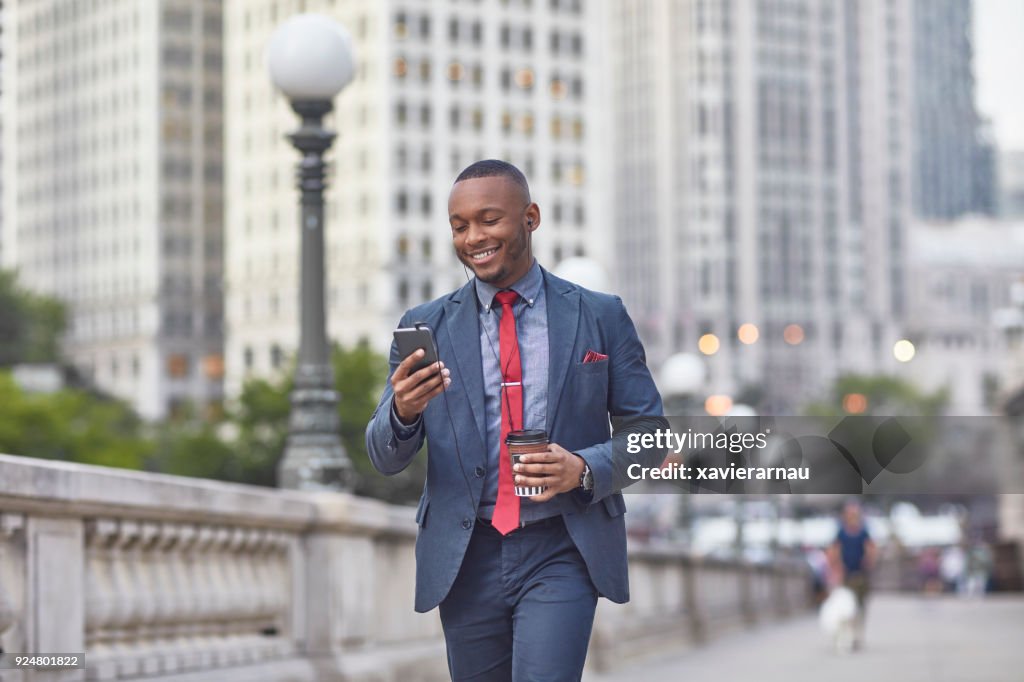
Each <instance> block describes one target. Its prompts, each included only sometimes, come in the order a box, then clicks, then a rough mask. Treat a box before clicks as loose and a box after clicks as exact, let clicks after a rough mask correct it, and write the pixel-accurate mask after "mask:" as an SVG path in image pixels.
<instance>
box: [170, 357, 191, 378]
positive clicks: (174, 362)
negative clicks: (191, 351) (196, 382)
mask: <svg viewBox="0 0 1024 682" xmlns="http://www.w3.org/2000/svg"><path fill="white" fill-rule="evenodd" d="M167 376H169V377H172V378H174V379H180V378H182V377H185V376H188V356H187V355H182V354H180V353H178V354H174V355H168V356H167Z"/></svg>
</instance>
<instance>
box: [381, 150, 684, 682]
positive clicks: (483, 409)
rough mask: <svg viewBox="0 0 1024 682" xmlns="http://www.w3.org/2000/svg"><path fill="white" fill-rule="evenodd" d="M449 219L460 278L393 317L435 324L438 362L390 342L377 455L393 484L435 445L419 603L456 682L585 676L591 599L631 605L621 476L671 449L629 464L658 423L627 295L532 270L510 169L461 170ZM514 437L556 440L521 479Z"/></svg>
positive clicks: (519, 183)
mask: <svg viewBox="0 0 1024 682" xmlns="http://www.w3.org/2000/svg"><path fill="white" fill-rule="evenodd" d="M448 213H449V223H450V225H451V234H452V244H453V246H454V248H455V253H456V255H457V256H458V258H459V260H460V261H461V262H462V263H463V264H464V265H465V266H466V268H467V278H469V282H467V284H466V285H465V286H464V287H462V288H460V289H459V290H457V291H455V292H453V293H451V294H448V295H447V296H443V297H442V298H440V299H437V300H435V301H431V302H429V303H426V304H424V305H421V306H419V307H417V308H414V309H412V310H410V311H408V312H407V313H406V314H405V315H404V316H403V317H402V320H401V321H400V322H399V327H411V326H413V325H414V324H418V323H425V324H426V325H427V326H429V327H430V329H432V330H433V332H434V335H435V339H436V344H437V350H438V354H439V362H437V363H435V364H433V365H431V366H429V367H426V368H423V369H420V370H418V371H413V367H414V366H415V365H416V363H417V362H418V361H419V360H420V358H422V352H417V353H414V354H413V355H411V356H409V357H408V358H404V359H403V358H402V357H399V355H398V350H397V347H396V346H395V345H392V348H391V376H390V379H389V381H388V384H387V385H386V386H385V390H384V394H383V396H382V397H381V400H380V403H379V405H378V406H377V410H376V411H375V412H374V415H373V417H372V419H371V421H370V423H369V425H368V426H367V429H366V442H367V448H368V450H369V453H370V459H371V460H372V461H373V464H374V466H375V467H376V468H377V469H378V470H379V471H380V472H382V473H384V474H389V475H390V474H395V473H398V472H399V471H401V470H403V469H404V468H405V467H406V466H408V464H409V462H410V461H411V460H412V458H413V457H414V456H415V455H416V453H417V452H418V451H419V450H420V447H421V446H422V445H423V443H424V441H426V442H427V443H428V445H429V457H428V461H427V481H426V485H425V486H424V490H423V497H422V498H421V499H420V504H419V508H418V510H417V513H416V521H417V523H418V525H419V535H418V537H417V542H416V558H417V563H416V610H417V611H420V612H423V611H429V610H430V609H432V608H434V607H435V606H439V607H440V615H441V623H442V626H443V628H444V633H445V641H446V644H447V648H448V666H449V670H450V672H451V675H452V679H456V680H536V679H545V680H578V679H580V676H581V674H582V670H583V664H584V662H585V660H586V654H587V644H588V641H589V638H590V631H591V627H592V625H593V619H594V609H595V606H596V602H597V598H598V597H600V596H604V597H607V598H608V599H611V600H612V601H615V602H620V603H621V602H625V601H627V600H628V599H629V588H628V580H627V575H626V533H625V524H624V522H623V518H622V515H623V513H624V512H625V503H624V501H623V498H622V494H621V493H620V490H621V489H622V488H624V487H625V486H626V485H628V484H629V483H631V482H632V479H630V477H629V476H628V475H627V470H628V467H629V465H631V464H634V463H639V464H642V465H644V466H657V465H659V464H660V463H661V461H662V460H663V459H664V455H665V452H664V450H654V449H643V448H641V449H639V451H638V450H637V448H629V449H628V450H633V452H632V453H630V452H629V451H628V450H627V439H628V438H629V435H630V434H638V433H639V434H643V433H654V432H656V431H657V430H658V429H664V428H667V427H668V423H667V422H666V421H665V419H664V418H663V417H662V406H661V398H660V396H659V395H658V391H657V389H656V388H655V386H654V382H653V381H652V379H651V375H650V372H649V371H648V369H647V365H646V361H645V358H644V351H643V347H642V346H641V344H640V341H639V339H638V338H637V335H636V330H635V328H634V326H633V323H632V321H631V320H630V318H629V315H628V314H627V313H626V310H625V308H624V307H623V305H622V301H621V300H620V299H619V298H618V297H617V296H610V295H607V294H599V293H596V292H593V291H589V290H587V289H583V288H582V287H579V286H577V285H575V284H572V283H570V282H567V281H565V280H562V279H559V278H557V277H555V276H554V275H552V274H550V273H548V272H547V271H546V270H544V269H543V268H541V267H540V265H539V264H538V263H537V261H536V260H535V259H534V257H533V250H532V240H533V233H534V232H535V231H536V230H537V229H538V228H539V227H540V225H541V212H540V208H539V207H538V206H537V204H536V203H534V202H533V201H532V200H531V198H530V189H529V185H528V184H527V181H526V178H525V177H524V176H523V174H522V173H521V172H520V171H519V170H518V169H517V168H515V167H514V166H512V165H510V164H508V163H505V162H503V161H495V160H490V161H479V162H477V163H474V164H473V165H471V166H469V167H468V168H466V169H465V170H464V171H463V172H462V173H461V174H460V175H459V177H458V178H457V179H456V181H455V184H454V185H453V187H452V190H451V193H450V195H449V198H448ZM470 270H471V271H472V273H473V275H474V277H472V278H470V277H469V274H468V271H470ZM609 417H611V418H612V420H613V422H614V423H615V424H616V428H615V432H614V435H613V434H612V431H611V429H610V427H609ZM521 429H539V430H542V431H544V432H546V435H547V436H548V439H549V444H548V445H547V449H546V451H544V452H539V453H536V454H532V455H529V456H527V457H524V458H523V459H522V460H521V462H520V464H518V465H517V466H516V470H514V471H513V468H512V464H511V460H510V457H509V454H508V447H507V445H506V444H505V442H504V441H505V437H506V436H507V434H508V433H509V432H510V431H514V430H521ZM513 486H542V487H544V491H543V492H542V493H541V494H539V495H534V496H533V497H529V498H526V497H522V498H521V497H517V496H516V495H515V492H514V490H513Z"/></svg>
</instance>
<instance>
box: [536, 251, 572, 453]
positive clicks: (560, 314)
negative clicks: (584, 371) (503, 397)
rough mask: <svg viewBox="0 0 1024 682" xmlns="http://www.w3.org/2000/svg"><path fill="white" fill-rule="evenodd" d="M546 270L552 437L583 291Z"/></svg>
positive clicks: (549, 422) (549, 415)
mask: <svg viewBox="0 0 1024 682" xmlns="http://www.w3.org/2000/svg"><path fill="white" fill-rule="evenodd" d="M543 272H544V286H545V287H546V288H545V295H546V296H547V307H548V357H549V362H548V408H547V413H548V419H547V432H548V435H549V437H550V434H551V429H552V427H553V425H554V423H555V415H556V413H557V412H558V406H559V404H561V402H562V401H561V396H562V389H563V388H564V387H565V376H566V373H568V371H569V365H570V364H572V361H573V349H574V348H575V347H576V330H577V328H578V326H579V320H580V292H579V290H577V289H576V287H574V286H572V285H571V284H569V283H568V282H566V281H565V280H561V279H558V278H557V277H553V276H552V275H550V274H549V273H548V272H547V271H546V270H545V271H543Z"/></svg>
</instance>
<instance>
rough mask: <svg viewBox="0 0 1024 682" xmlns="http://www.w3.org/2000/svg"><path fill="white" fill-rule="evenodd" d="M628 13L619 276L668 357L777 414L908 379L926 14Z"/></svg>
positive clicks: (689, 0) (620, 84)
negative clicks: (888, 370) (878, 376)
mask: <svg viewBox="0 0 1024 682" xmlns="http://www.w3.org/2000/svg"><path fill="white" fill-rule="evenodd" d="M609 11H610V12H611V19H610V22H609V31H610V53H611V54H612V55H613V59H614V62H613V64H612V67H611V76H612V97H611V100H610V101H611V103H612V106H613V109H614V118H613V123H612V127H611V130H612V133H613V136H614V148H615V152H614V158H615V159H616V165H615V173H616V175H615V182H614V186H615V204H616V206H615V225H616V227H617V229H616V233H615V247H616V253H617V255H618V263H617V266H618V267H617V270H618V272H617V274H618V282H619V284H620V288H621V290H622V291H623V294H624V298H625V300H626V303H627V305H629V306H630V307H631V309H633V310H634V318H635V319H636V320H637V321H638V325H639V326H640V329H641V335H642V336H643V337H644V339H645V340H646V342H647V347H648V355H649V358H650V359H651V360H652V363H653V364H654V365H655V366H656V367H657V365H658V364H659V363H660V362H662V361H663V360H664V359H665V358H666V357H667V356H669V355H671V354H673V353H678V352H690V353H698V351H699V350H703V351H706V352H707V353H709V354H707V355H704V356H702V357H704V359H705V361H706V363H707V365H708V369H709V380H708V382H707V386H706V387H705V389H706V391H707V392H710V393H718V394H726V395H729V396H731V397H733V398H736V399H745V400H755V399H756V400H757V402H759V403H760V404H761V406H762V407H763V408H764V409H766V410H769V411H773V412H776V413H780V412H789V411H792V410H796V409H798V408H799V407H800V405H801V404H802V403H804V402H806V401H807V400H808V399H810V398H812V397H816V396H817V395H819V394H820V391H821V390H822V389H824V388H825V387H826V386H827V385H828V384H829V382H830V381H831V380H832V379H833V378H834V377H835V376H836V375H837V374H839V373H840V372H846V371H858V372H874V371H880V370H881V369H883V368H885V367H886V366H888V361H889V360H890V359H891V354H890V353H889V349H890V348H891V344H892V343H893V342H894V341H895V340H896V339H897V338H898V324H897V322H898V320H899V319H900V317H901V316H902V314H903V312H904V298H905V290H904V286H905V285H904V259H905V246H904V244H905V237H904V231H905V226H906V221H907V219H908V216H909V208H910V203H909V202H910V182H909V171H910V163H909V162H910V156H909V153H910V138H909V135H910V111H911V109H910V107H909V100H908V93H909V91H910V90H909V83H908V81H909V77H910V66H911V65H910V57H911V55H910V48H909V45H910V40H909V37H910V35H911V33H910V31H911V25H910V22H911V14H910V5H909V0H886V1H885V2H844V3H820V2H810V1H807V0H796V1H785V2H783V1H781V0H762V1H760V2H706V1H705V0H674V1H673V2H653V1H640V2H631V3H610V4H609ZM758 394H760V397H759V398H758ZM748 396H749V397H748Z"/></svg>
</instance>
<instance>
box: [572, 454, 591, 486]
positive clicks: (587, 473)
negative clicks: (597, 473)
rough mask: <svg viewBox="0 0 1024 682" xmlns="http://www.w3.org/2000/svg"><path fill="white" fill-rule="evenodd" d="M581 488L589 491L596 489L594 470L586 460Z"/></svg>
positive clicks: (581, 475)
mask: <svg viewBox="0 0 1024 682" xmlns="http://www.w3.org/2000/svg"><path fill="white" fill-rule="evenodd" d="M576 456H577V457H579V455H576ZM580 459H582V457H581V458H580ZM580 489H582V490H583V491H584V492H588V493H589V492H591V491H592V490H593V489H594V472H593V471H591V470H590V465H589V464H587V463H586V461H584V462H583V473H581V474H580Z"/></svg>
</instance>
